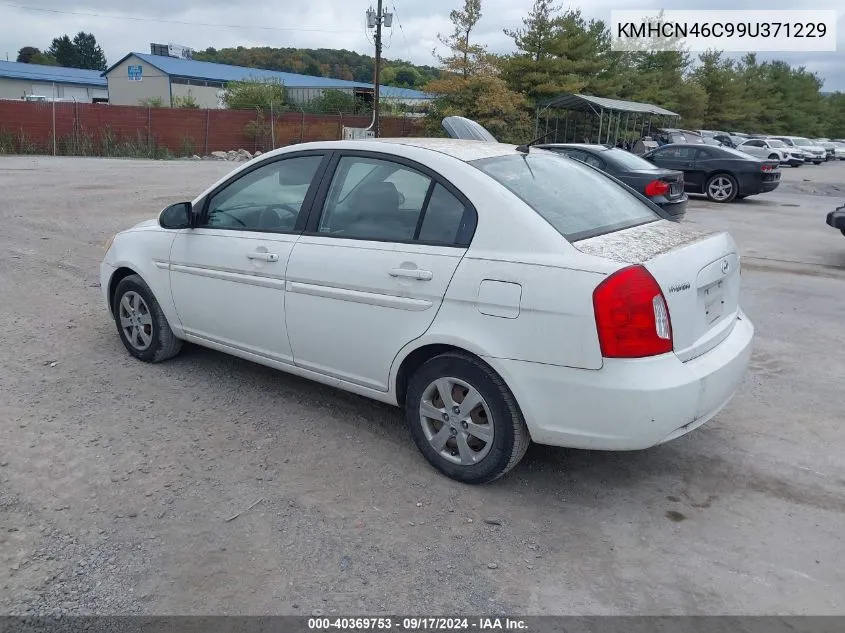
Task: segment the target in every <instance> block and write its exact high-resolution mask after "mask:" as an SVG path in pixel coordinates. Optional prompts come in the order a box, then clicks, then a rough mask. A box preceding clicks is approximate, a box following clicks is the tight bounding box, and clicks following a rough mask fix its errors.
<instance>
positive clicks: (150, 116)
mask: <svg viewBox="0 0 845 633" xmlns="http://www.w3.org/2000/svg"><path fill="white" fill-rule="evenodd" d="M152 148H153V108H152V106H147V151H148V152H150V151H152Z"/></svg>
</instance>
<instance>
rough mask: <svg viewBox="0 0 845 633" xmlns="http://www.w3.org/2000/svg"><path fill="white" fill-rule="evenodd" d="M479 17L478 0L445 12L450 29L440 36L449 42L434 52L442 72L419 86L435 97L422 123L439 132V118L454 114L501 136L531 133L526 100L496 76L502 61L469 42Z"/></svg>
mask: <svg viewBox="0 0 845 633" xmlns="http://www.w3.org/2000/svg"><path fill="white" fill-rule="evenodd" d="M480 16H481V3H480V1H479V0H465V4H464V10H463V11H452V13H451V14H450V17H451V19H452V24H453V25H454V27H455V30H454V33H453V34H452V36H450V37H448V38H441V41H443V43H444V44H446V45H447V46H448V47H449V54H448V55H447V56H445V57H439V59H440V60H441V64H443V68H442V76H441V78H439V79H435V80H434V81H431V82H429V83H428V84H427V85H426V86H425V88H424V89H425V91H426V92H428V93H429V94H432V95H434V96H435V99H434V103H433V104H432V107H431V108H430V110H429V116H428V120H427V127H428V129H429V131H430V132H432V133H438V132H440V121H441V120H442V119H443V117H446V116H451V115H459V116H465V117H469V118H471V119H473V120H475V121H478V122H479V123H480V124H481V125H483V126H485V127H486V128H487V129H488V130H490V132H491V133H492V134H493V135H494V136H496V138H498V139H499V140H501V141H505V142H508V141H513V142H520V141H523V140H525V139H526V138H527V137H528V136H529V135H530V125H531V124H530V118H529V117H528V114H527V109H526V106H527V103H526V101H525V98H524V97H523V96H522V95H520V94H517V93H516V92H513V91H512V90H510V89H509V88H508V85H507V83H506V82H505V80H504V79H503V78H502V77H501V76H499V64H500V63H501V60H499V59H498V58H496V57H494V56H492V55H490V54H489V53H488V52H487V50H486V49H485V48H484V47H483V46H480V45H476V44H473V43H472V42H471V40H470V38H469V35H470V33H471V32H472V29H473V27H474V26H475V24H476V23H477V21H478V19H479V17H480Z"/></svg>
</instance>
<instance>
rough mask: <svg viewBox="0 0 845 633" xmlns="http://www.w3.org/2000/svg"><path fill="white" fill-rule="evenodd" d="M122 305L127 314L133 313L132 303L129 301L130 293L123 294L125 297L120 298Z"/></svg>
mask: <svg viewBox="0 0 845 633" xmlns="http://www.w3.org/2000/svg"><path fill="white" fill-rule="evenodd" d="M120 306H121V307H122V308H123V311H124V312H126V314H127V315H129V314H132V304H131V303H130V302H129V295H123V299H121V300H120Z"/></svg>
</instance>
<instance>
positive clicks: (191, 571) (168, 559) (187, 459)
mask: <svg viewBox="0 0 845 633" xmlns="http://www.w3.org/2000/svg"><path fill="white" fill-rule="evenodd" d="M232 167H233V165H232V164H231V163H217V162H196V163H192V162H144V161H129V160H97V159H52V158H32V157H4V158H0V191H2V192H3V198H4V199H3V203H2V205H0V222H1V223H2V227H3V228H2V230H0V324H2V332H3V334H2V336H0V341H2V344H0V612H2V613H8V614H21V613H41V614H53V613H61V614H82V613H86V614H91V613H97V614H105V613H143V614H223V613H227V614H304V615H310V614H321V613H325V614H334V613H337V614H361V613H372V614H378V613H405V614H416V615H431V614H435V613H442V614H458V613H475V614H478V613H491V612H509V613H518V614H658V613H660V614H708V613H722V614H762V613H771V614H774V613H777V614H809V613H812V614H841V613H843V612H845V569H843V566H842V561H843V560H845V544H844V543H843V534H845V532H843V530H842V526H843V525H845V517H843V513H845V461H843V459H842V447H843V445H845V428H843V414H842V411H843V404H842V403H843V397H842V379H843V376H845V356H843V353H842V349H843V345H845V328H843V327H842V305H843V303H842V301H843V296H845V237H843V236H842V235H840V234H839V233H838V232H836V231H834V230H833V229H830V228H829V227H827V226H826V225H825V224H824V215H825V214H826V213H827V211H828V210H830V209H832V208H834V207H835V206H837V205H839V204H842V203H843V202H845V163H835V164H824V165H821V166H818V167H816V166H806V167H802V168H800V169H788V168H787V169H784V171H783V179H784V183H783V184H782V185H781V187H780V188H779V189H778V190H777V191H775V192H773V193H770V194H766V195H762V196H759V197H755V198H750V199H747V200H745V201H742V202H740V203H736V204H731V205H716V204H711V203H708V202H706V201H703V200H696V201H694V202H693V203H692V204H691V208H690V210H689V213H688V220H687V221H688V222H690V223H692V224H696V225H702V226H706V227H711V228H725V229H728V230H730V231H731V233H732V234H733V235H734V237H735V238H736V240H737V241H738V243H739V244H740V246H741V248H742V251H743V254H744V256H745V260H744V270H743V284H744V299H743V305H744V308H745V310H746V312H747V313H748V314H749V316H750V317H751V319H752V320H753V321H754V323H755V325H756V326H757V328H758V336H757V341H756V346H755V353H754V357H753V362H752V367H751V370H750V372H749V374H748V376H747V378H746V381H745V383H744V385H743V387H742V388H741V391H740V393H739V394H738V395H737V396H736V397H735V398H734V400H733V401H732V403H731V404H730V405H729V407H728V408H727V409H726V410H725V411H724V412H723V413H722V414H721V415H719V416H718V418H717V419H716V420H714V421H713V422H711V423H710V424H708V425H706V426H705V427H703V428H702V429H700V430H698V431H696V432H694V433H692V434H690V435H687V436H685V437H684V438H681V439H679V440H677V441H675V442H672V443H670V444H668V445H664V446H662V447H659V448H655V449H652V450H648V451H644V452H636V453H600V452H585V451H574V450H559V449H553V448H545V447H539V446H534V447H532V448H531V449H530V450H529V453H528V455H527V456H526V458H525V460H524V461H523V462H522V464H521V465H520V466H519V467H518V468H517V469H516V470H515V471H513V472H512V473H511V474H510V475H509V476H508V477H506V478H504V479H503V480H500V481H498V482H496V483H495V484H493V485H489V486H485V487H467V486H463V485H460V484H457V483H454V482H451V481H449V480H447V479H445V478H443V477H442V476H440V475H438V474H436V473H435V471H434V470H433V469H431V468H430V467H429V466H428V465H427V464H426V463H425V462H424V461H423V459H422V457H421V456H419V455H418V454H417V451H416V449H415V448H414V447H413V445H412V443H411V441H410V439H409V438H408V437H407V433H406V431H405V429H404V427H403V424H402V418H401V414H400V413H399V411H398V410H394V409H391V408H389V407H386V406H382V405H378V404H375V403H372V402H370V401H367V400H364V399H361V398H358V397H355V396H350V395H346V394H344V393H342V392H338V391H334V390H332V389H329V388H325V387H321V386H318V385H315V384H313V383H309V382H306V381H304V380H300V379H297V378H293V377H290V376H288V375H286V374H283V373H279V372H275V371H273V370H270V369H265V368H263V367H259V366H257V365H253V364H250V363H248V362H245V361H241V360H238V359H234V358H230V357H227V356H225V355H223V354H219V353H217V352H212V351H208V350H204V349H201V348H198V347H194V346H187V347H186V348H185V350H184V351H183V353H182V354H181V355H180V356H179V357H177V358H176V359H174V360H173V361H170V362H168V363H165V364H162V365H157V366H150V365H144V364H142V363H139V362H137V361H135V360H133V359H131V358H130V357H129V355H128V354H127V353H126V351H125V350H124V349H123V347H122V345H121V344H120V341H119V340H118V337H117V333H116V332H115V328H114V324H113V322H112V321H110V319H109V317H108V315H107V313H106V311H105V309H104V307H103V306H102V305H101V302H100V294H99V292H100V291H99V288H98V287H96V286H97V281H98V276H97V275H98V264H99V261H100V259H101V257H102V254H103V246H104V244H105V242H106V240H107V239H108V238H109V237H110V236H111V235H112V234H113V233H115V232H116V231H118V230H120V229H122V228H125V227H128V226H130V225H131V224H133V223H134V222H136V221H139V220H142V219H146V218H147V217H153V216H154V215H155V214H156V213H157V212H158V210H160V209H161V208H162V207H163V206H165V205H166V204H167V203H169V202H172V201H178V200H182V199H189V198H192V197H193V195H194V194H195V193H197V192H198V191H199V190H200V189H201V188H203V187H204V186H205V185H206V184H208V183H209V182H210V181H211V180H212V179H214V178H216V177H218V176H220V175H222V174H224V173H225V172H226V171H228V170H229V169H231V168H232ZM259 500H260V502H259V503H258V504H257V505H255V506H254V507H253V508H252V509H250V510H249V511H248V512H245V510H246V509H247V508H249V507H250V506H251V505H252V504H253V503H254V502H256V501H259ZM238 512H243V514H241V515H240V516H239V517H238V518H236V519H234V520H232V521H228V522H227V521H226V519H228V518H230V517H232V516H233V515H234V514H236V513H238Z"/></svg>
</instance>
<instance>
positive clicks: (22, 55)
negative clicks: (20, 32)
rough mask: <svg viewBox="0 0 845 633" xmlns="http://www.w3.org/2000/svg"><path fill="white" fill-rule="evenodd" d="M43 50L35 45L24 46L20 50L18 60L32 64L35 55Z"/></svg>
mask: <svg viewBox="0 0 845 633" xmlns="http://www.w3.org/2000/svg"><path fill="white" fill-rule="evenodd" d="M40 54H41V50H40V49H38V48H35V47H34V46H24V47H23V48H21V49H20V50H19V51H18V58H17V60H16V61H18V62H20V63H22V64H31V63H32V57H33V56H34V55H40Z"/></svg>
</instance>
